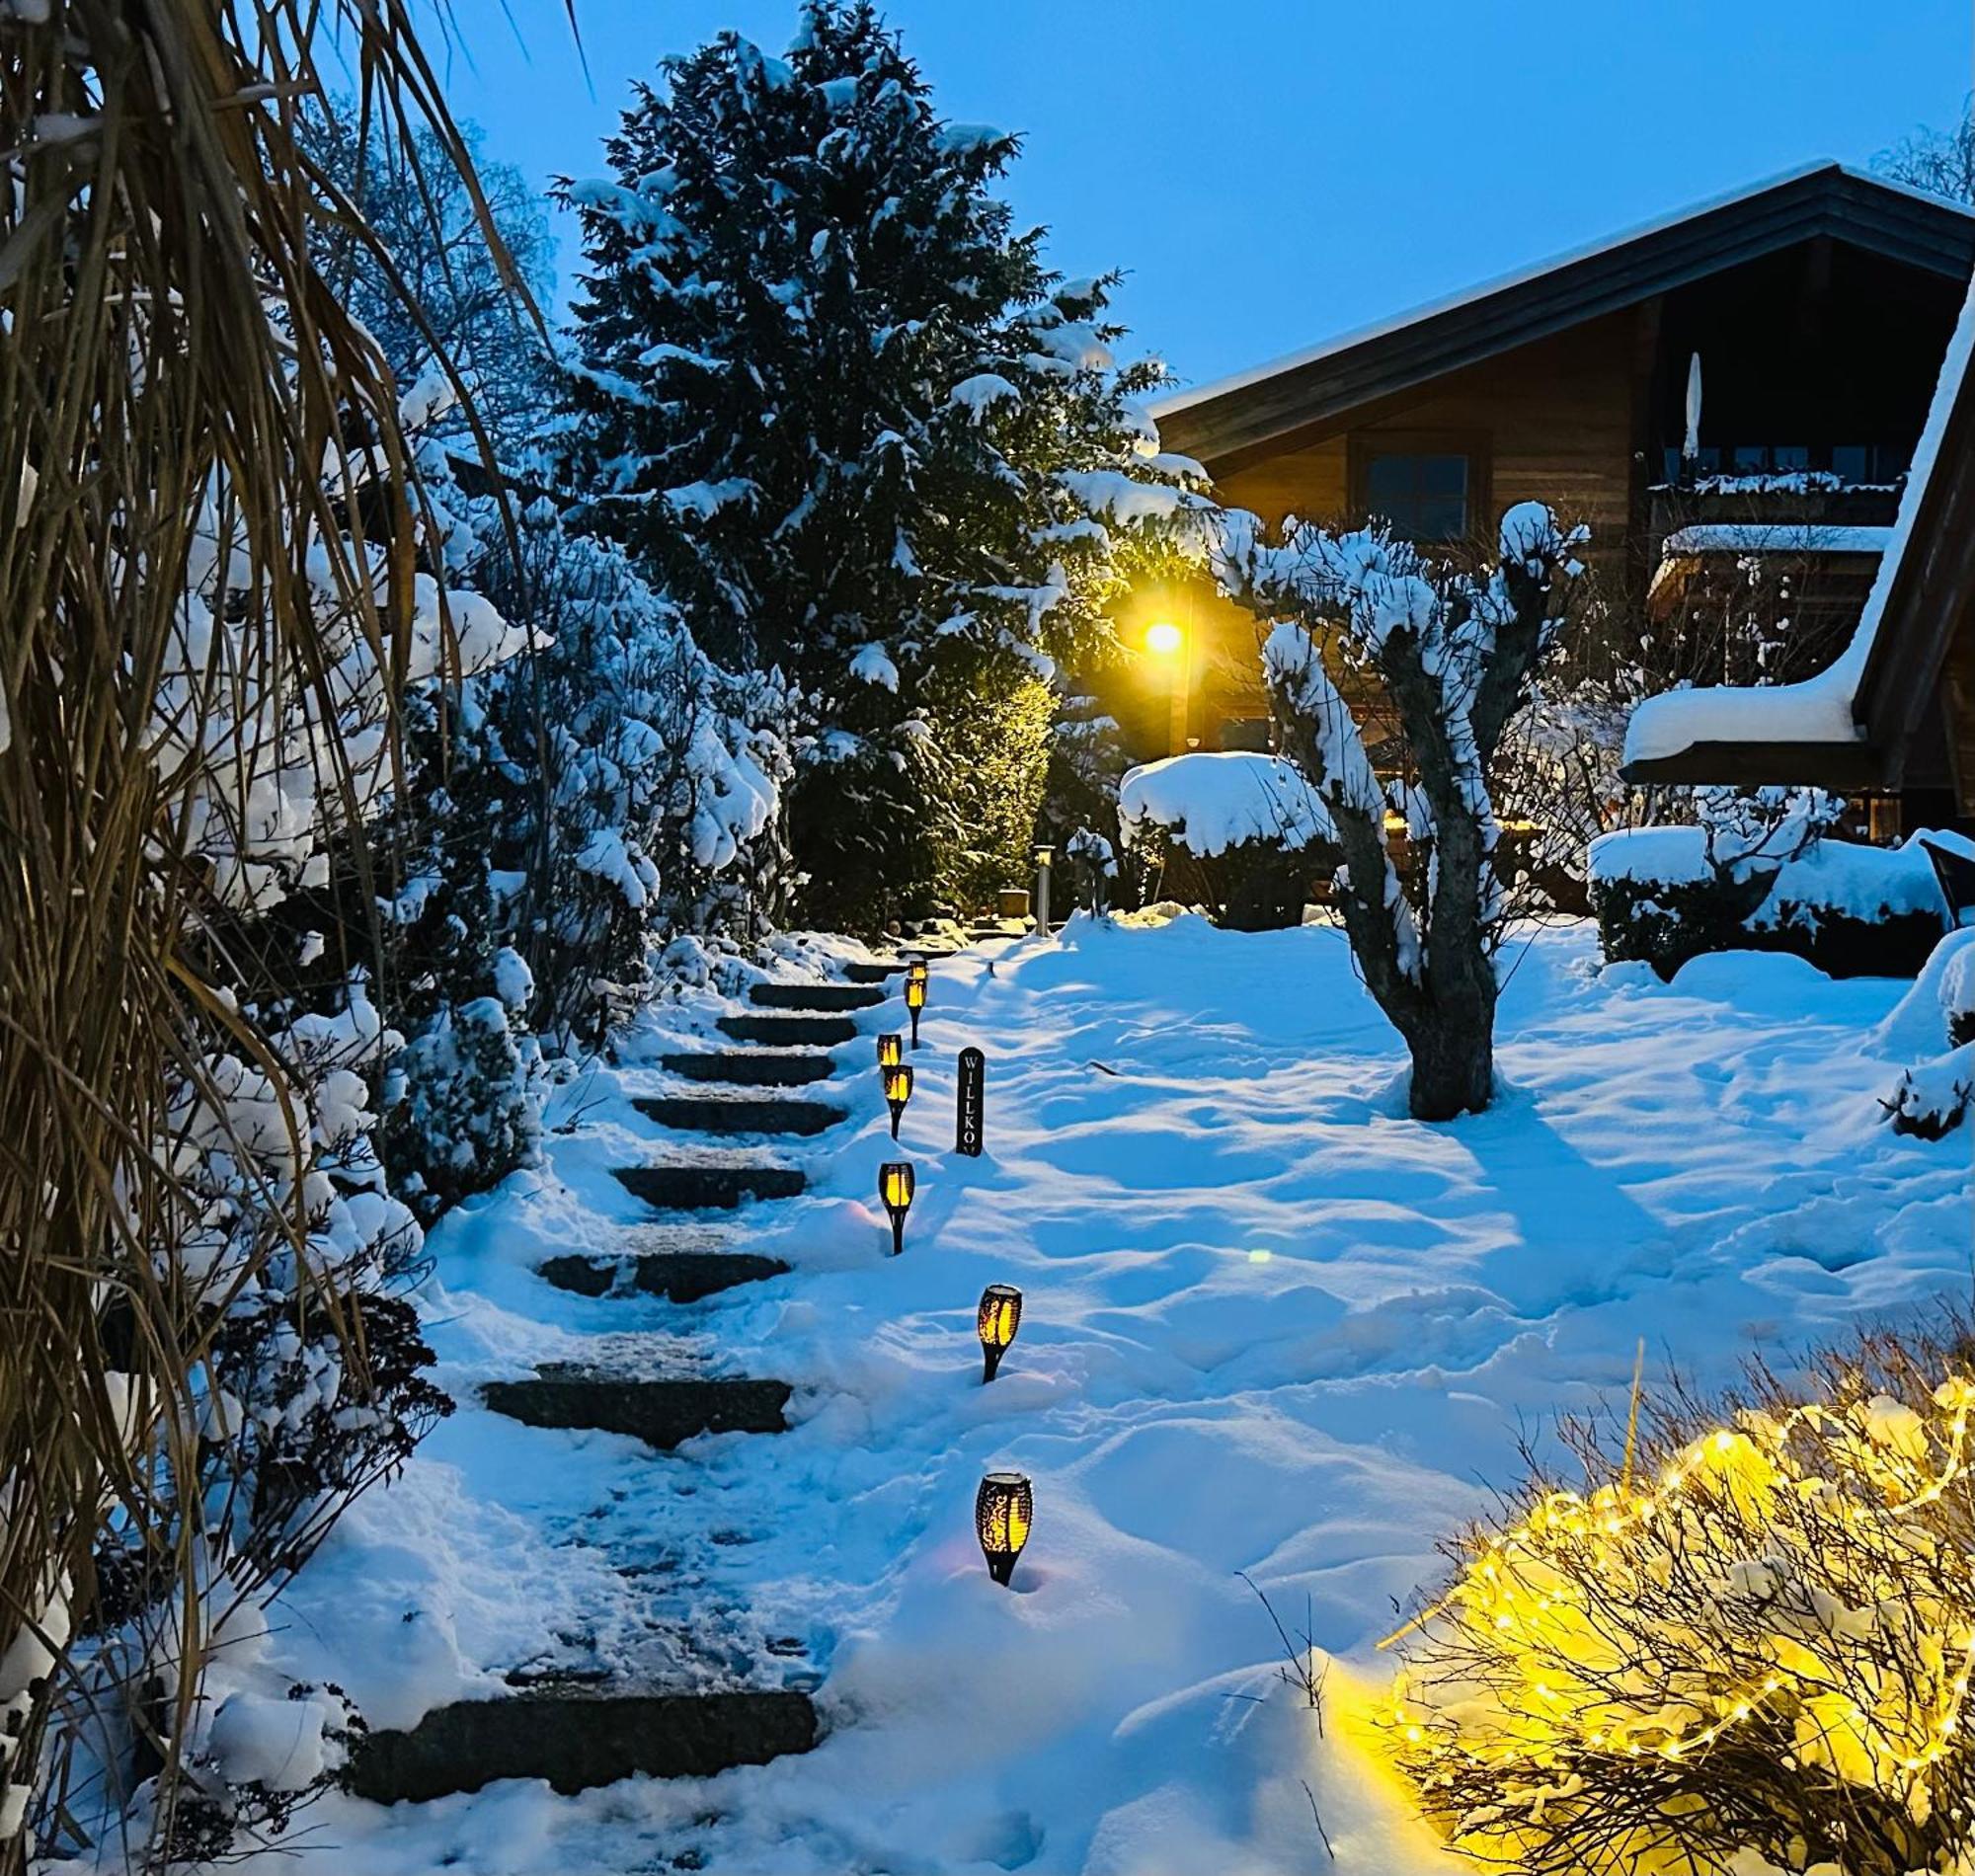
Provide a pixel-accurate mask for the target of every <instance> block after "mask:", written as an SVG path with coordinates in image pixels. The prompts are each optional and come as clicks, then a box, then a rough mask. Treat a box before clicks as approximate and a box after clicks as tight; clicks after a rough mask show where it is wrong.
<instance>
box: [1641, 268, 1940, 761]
mask: <svg viewBox="0 0 1975 1876" xmlns="http://www.w3.org/2000/svg"><path fill="white" fill-rule="evenodd" d="M1971 353H1975V285H1971V288H1970V291H1969V294H1968V297H1967V299H1966V300H1965V301H1964V302H1963V305H1962V309H1961V317H1960V320H1959V321H1958V322H1957V323H1956V325H1955V329H1954V337H1953V338H1952V339H1951V340H1950V341H1949V342H1948V347H1947V355H1946V357H1945V358H1944V359H1943V360H1942V361H1941V367H1940V377H1939V380H1938V382H1937V384H1936V388H1935V393H1934V402H1933V405H1932V406H1931V407H1930V409H1929V411H1928V418H1927V428H1926V430H1924V431H1923V432H1922V434H1921V439H1920V446H1919V447H1918V448H1917V449H1916V450H1915V452H1914V462H1913V470H1912V473H1911V474H1910V475H1909V476H1908V478H1907V486H1906V489H1905V491H1904V492H1903V493H1902V495H1901V497H1900V509H1899V515H1898V517H1897V519H1896V520H1895V521H1894V523H1893V526H1892V528H1891V530H1890V531H1889V535H1888V538H1887V539H1886V541H1885V543H1884V548H1883V551H1882V553H1881V556H1880V560H1879V567H1878V572H1877V573H1876V575H1875V576H1874V577H1873V580H1872V588H1871V591H1870V592H1869V593H1868V594H1867V595H1866V598H1865V606H1864V610H1863V611H1862V612H1861V613H1860V614H1859V618H1858V624H1857V628H1856V629H1855V630H1854V632H1853V634H1852V642H1851V643H1850V644H1849V645H1848V646H1846V648H1845V650H1844V652H1843V653H1842V654H1841V655H1840V657H1839V658H1838V660H1837V661H1836V662H1835V663H1834V664H1831V665H1830V666H1829V667H1828V668H1827V669H1825V670H1822V671H1820V672H1819V673H1818V674H1817V675H1816V676H1815V677H1810V678H1806V679H1805V680H1804V681H1803V682H1801V683H1796V684H1771V685H1763V686H1758V687H1754V688H1748V689H1744V688H1741V687H1739V686H1736V685H1732V684H1718V685H1712V686H1709V687H1708V688H1705V689H1690V690H1674V691H1669V692H1667V693H1666V694H1665V695H1664V696H1659V697H1649V698H1647V699H1646V701H1645V702H1644V703H1642V704H1640V705H1639V706H1638V708H1637V709H1635V710H1634V711H1633V712H1632V719H1631V722H1630V723H1629V724H1628V725H1627V726H1626V730H1625V762H1624V766H1625V771H1626V772H1627V773H1628V774H1630V773H1632V771H1633V769H1634V765H1636V764H1642V763H1657V762H1663V761H1666V760H1668V759H1669V758H1672V757H1677V756H1681V755H1683V754H1686V753H1687V752H1688V751H1690V750H1694V749H1697V748H1699V747H1701V746H1703V745H1710V744H1738V745H1746V744H1751V743H1756V744H1761V745H1763V746H1764V747H1765V748H1766V749H1774V748H1776V747H1777V746H1778V745H1783V746H1784V747H1785V748H1786V747H1787V746H1788V745H1800V746H1808V747H1812V748H1817V747H1832V746H1837V747H1846V746H1850V745H1858V744H1862V743H1864V742H1865V740H1866V730H1865V725H1864V723H1863V721H1862V720H1861V711H1860V709H1859V687H1860V684H1861V682H1862V680H1863V679H1864V677H1865V674H1866V671H1867V668H1868V666H1869V664H1870V663H1871V661H1872V658H1873V654H1874V651H1875V649H1876V648H1877V641H1878V638H1879V633H1880V630H1881V627H1882V625H1883V623H1884V620H1885V617H1886V611H1887V606H1888V603H1889V601H1890V599H1891V597H1892V595H1893V593H1894V591H1895V590H1896V588H1897V587H1898V586H1899V584H1900V582H1901V580H1902V578H1903V577H1905V578H1911V577H1913V576H1914V570H1913V569H1912V568H1909V567H1908V565H1907V563H1908V562H1909V560H1910V559H1912V558H1913V557H1914V556H1916V555H1917V554H1918V553H1919V552H1920V551H1921V548H1922V547H1923V546H1924V545H1925V543H1924V541H1917V540H1916V538H1915V525H1916V520H1917V517H1918V516H1919V515H1920V513H1921V511H1922V509H1923V508H1926V507H1927V506H1928V503H1929V499H1930V485H1931V483H1932V482H1933V480H1934V478H1935V474H1936V468H1937V467H1938V465H1939V463H1940V461H1941V439H1942V437H1943V435H1944V434H1945V432H1946V430H1947V427H1948V421H1949V419H1950V417H1951V416H1952V415H1953V413H1954V411H1955V408H1956V405H1957V403H1958V402H1959V401H1960V400H1961V398H1962V396H1963V393H1964V391H1965V390H1966V389H1967V387H1968V383H1969V360H1970V356H1971ZM1828 531H1832V532H1846V531H1851V530H1828ZM1857 531H1860V532H1868V531H1877V530H1857ZM1635 779H1654V778H1653V777H1650V776H1638V777H1635ZM1665 779H1669V780H1682V781H1706V780H1723V781H1726V780H1737V779H1741V778H1739V777H1736V776H1731V775H1728V774H1726V773H1725V772H1724V773H1722V774H1720V775H1718V776H1717V775H1699V774H1695V775H1688V774H1682V775H1678V776H1668V777H1666V778H1665ZM1771 779H1772V780H1775V781H1794V780H1799V779H1814V778H1811V777H1807V776H1805V777H1799V776H1795V775H1783V774H1778V775H1775V776H1773V777H1771Z"/></svg>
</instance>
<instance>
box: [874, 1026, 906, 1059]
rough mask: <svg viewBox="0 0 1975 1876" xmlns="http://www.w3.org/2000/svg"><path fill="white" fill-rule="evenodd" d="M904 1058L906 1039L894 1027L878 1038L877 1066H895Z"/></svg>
mask: <svg viewBox="0 0 1975 1876" xmlns="http://www.w3.org/2000/svg"><path fill="white" fill-rule="evenodd" d="M905 1058H906V1039H905V1038H904V1037H903V1036H901V1035H900V1034H899V1032H898V1031H897V1030H896V1029H888V1030H887V1031H886V1032H885V1033H884V1034H883V1035H882V1036H880V1037H879V1038H878V1066H879V1067H881V1068H896V1067H897V1066H898V1065H899V1063H900V1062H902V1061H903V1060H904V1059H905Z"/></svg>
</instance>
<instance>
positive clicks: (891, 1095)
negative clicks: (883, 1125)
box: [884, 1064, 912, 1171]
mask: <svg viewBox="0 0 1975 1876" xmlns="http://www.w3.org/2000/svg"><path fill="white" fill-rule="evenodd" d="M884 1075H885V1105H886V1106H887V1107H888V1108H890V1109H891V1110H892V1137H893V1138H894V1139H897V1138H898V1137H899V1121H900V1118H901V1117H902V1116H903V1115H904V1113H905V1111H906V1103H907V1102H908V1101H909V1100H910V1099H911V1098H912V1071H911V1070H910V1069H909V1068H908V1067H906V1066H904V1065H903V1064H899V1065H896V1066H894V1067H890V1068H887V1069H885V1070H884ZM907 1170H908V1171H910V1168H909V1167H908V1168H907Z"/></svg>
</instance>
